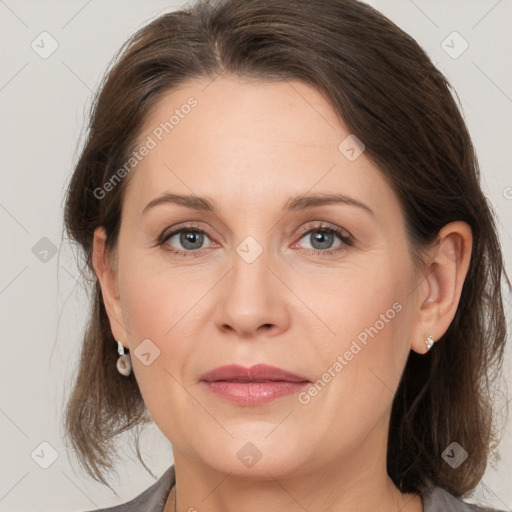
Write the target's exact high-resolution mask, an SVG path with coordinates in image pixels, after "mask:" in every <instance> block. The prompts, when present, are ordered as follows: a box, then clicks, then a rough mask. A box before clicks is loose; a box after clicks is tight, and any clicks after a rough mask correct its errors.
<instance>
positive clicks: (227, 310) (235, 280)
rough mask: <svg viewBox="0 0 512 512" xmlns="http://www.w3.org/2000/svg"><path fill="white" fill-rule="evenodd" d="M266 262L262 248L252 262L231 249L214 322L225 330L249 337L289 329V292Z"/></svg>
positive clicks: (268, 261) (278, 332)
mask: <svg viewBox="0 0 512 512" xmlns="http://www.w3.org/2000/svg"><path fill="white" fill-rule="evenodd" d="M269 264H270V265H271V261H270V258H269V257H268V253H267V252H265V251H263V253H261V254H260V255H259V256H258V257H257V258H256V259H255V260H254V261H252V262H250V260H247V259H244V257H242V256H240V254H238V253H236V252H235V253H234V255H233V266H232V269H231V271H230V272H229V273H228V274H227V276H226V277H225V279H223V284H222V289H221V290H220V300H219V303H218V306H217V309H216V315H215V322H216V325H217V327H218V328H219V329H220V330H221V331H223V333H224V334H227V333H232V334H233V335H238V336H240V337H244V338H251V337H257V336H259V335H260V334H266V335H267V336H276V335H278V334H280V333H282V332H283V331H285V330H286V329H288V327H289V323H290V318H289V308H288V299H289V294H290V292H289V290H288V288H287V287H286V286H285V285H284V284H283V281H282V280H281V279H280V278H279V276H278V273H277V272H276V270H275V269H274V268H270V266H269ZM272 266H274V267H275V265H272Z"/></svg>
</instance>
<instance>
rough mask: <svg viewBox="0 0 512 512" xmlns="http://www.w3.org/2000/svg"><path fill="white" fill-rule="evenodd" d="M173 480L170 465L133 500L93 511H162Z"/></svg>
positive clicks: (174, 476) (173, 476)
mask: <svg viewBox="0 0 512 512" xmlns="http://www.w3.org/2000/svg"><path fill="white" fill-rule="evenodd" d="M175 481H176V475H175V471H174V465H172V466H171V467H169V468H168V469H167V470H166V471H165V473H164V474H163V475H162V476H161V477H160V478H159V479H158V480H157V481H156V482H155V483H154V484H153V485H152V486H151V487H149V488H148V489H146V490H145V491H144V492H143V493H142V494H139V495H138V496H137V497H135V498H134V499H133V500H131V501H128V502H127V503H123V504H122V505H116V506H115V507H109V508H102V509H98V510H95V511H94V512H139V511H140V510H144V512H163V510H164V507H165V502H166V501H167V498H168V496H169V493H170V492H171V489H172V487H173V485H174V484H175ZM91 512H93V511H91Z"/></svg>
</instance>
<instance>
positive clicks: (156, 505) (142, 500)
mask: <svg viewBox="0 0 512 512" xmlns="http://www.w3.org/2000/svg"><path fill="white" fill-rule="evenodd" d="M175 481H176V474H175V471H174V465H172V466H171V467H169V468H168V469H167V471H166V472H165V473H164V474H163V475H162V476H161V477H160V478H159V480H158V481H157V482H155V483H154V484H153V485H152V486H151V487H149V488H148V489H146V490H145V491H144V492H143V493H142V494H139V495H138V496H137V497H136V498H134V499H133V500H131V501H129V502H127V503H124V504H122V505H117V506H115V507H110V508H102V509H99V510H96V511H90V512H141V511H143V512H163V510H164V507H165V502H166V501H167V498H168V496H169V493H170V492H171V489H172V488H173V486H174V484H175ZM422 496H423V512H500V511H497V510H495V509H491V508H487V507H485V508H482V507H478V506H476V505H470V504H469V503H465V502H463V501H461V500H459V499H457V498H455V497H454V496H452V495H451V494H449V493H448V492H447V491H445V490H444V489H441V487H435V488H434V489H433V490H428V489H427V488H426V489H425V492H423V493H422Z"/></svg>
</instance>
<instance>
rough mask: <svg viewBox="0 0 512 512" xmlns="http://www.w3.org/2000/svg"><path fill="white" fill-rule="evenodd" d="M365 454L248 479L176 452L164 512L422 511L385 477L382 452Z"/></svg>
mask: <svg viewBox="0 0 512 512" xmlns="http://www.w3.org/2000/svg"><path fill="white" fill-rule="evenodd" d="M363 449H364V448H360V449H359V450H358V451H357V452H355V453H352V454H351V455H349V456H348V457H347V456H346V455H344V456H343V459H340V458H333V459H332V460H330V461H329V462H328V463H325V462H324V463H323V464H322V465H321V466H320V467H315V466H314V465H313V464H311V465H310V466H308V469H307V470H304V469H301V470H300V471H296V472H293V473H289V474H288V475H287V476H286V477H280V478H273V477H271V474H272V470H271V469H269V470H268V471H265V470H263V471H260V472H259V473H258V475H259V477H256V476H255V477H254V478H251V479H248V478H247V477H245V478H244V477H239V476H236V475H234V474H233V472H228V473H226V472H221V471H217V470H216V469H214V468H212V467H210V466H205V465H204V464H202V463H200V462H198V461H197V460H195V459H190V458H188V457H186V456H184V455H183V454H182V453H180V452H176V451H175V454H174V464H175V469H176V486H175V487H174V489H173V490H174V491H175V492H173V493H171V495H170V496H169V499H168V501H167V505H166V507H165V512H174V511H176V512H193V511H200V512H235V511H236V512H259V511H261V512H278V511H279V512H280V511H282V510H286V511H287V512H304V510H333V511H336V512H338V511H339V512H345V511H346V512H348V511H355V510H357V511H358V512H374V511H375V510H379V511H382V512H398V511H400V512H423V502H422V499H421V497H420V496H419V495H414V494H403V493H401V492H400V491H399V490H398V489H397V488H396V487H395V485H394V484H393V482H392V480H391V479H390V478H389V476H388V475H387V471H386V463H385V453H381V454H379V455H380V456H376V455H377V454H376V453H375V452H374V453H373V457H372V453H371V450H369V453H367V454H363V453H361V451H362V450H363ZM364 455H368V456H369V458H365V457H363V456H364ZM260 462H261V461H260ZM305 466H306V465H305ZM260 470H261V468H260ZM175 498H176V504H177V506H176V509H175V508H174V500H175Z"/></svg>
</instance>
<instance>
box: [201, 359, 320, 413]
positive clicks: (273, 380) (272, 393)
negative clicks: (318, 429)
mask: <svg viewBox="0 0 512 512" xmlns="http://www.w3.org/2000/svg"><path fill="white" fill-rule="evenodd" d="M200 380H201V382H202V383H203V384H204V385H205V386H206V388H207V389H208V390H209V391H210V392H212V393H214V394H215V395H217V396H219V397H222V398H224V399H227V400H230V401H231V402H235V403H237V404H238V405H262V404H265V403H268V402H271V401H272V400H275V399H277V398H280V397H283V396H286V395H290V394H292V393H296V392H298V391H300V390H301V389H302V388H303V387H304V386H306V385H307V384H309V382H310V381H308V380H307V379H306V378H304V377H301V376H299V375H295V374H293V373H291V372H288V371H286V370H283V369H281V368H277V367H275V366H269V365H266V364H257V365H254V366H251V367H250V368H244V367H243V366H239V365H227V366H220V367H218V368H215V369H214V370H211V371H209V372H207V373H205V374H204V375H202V376H201V377H200Z"/></svg>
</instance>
